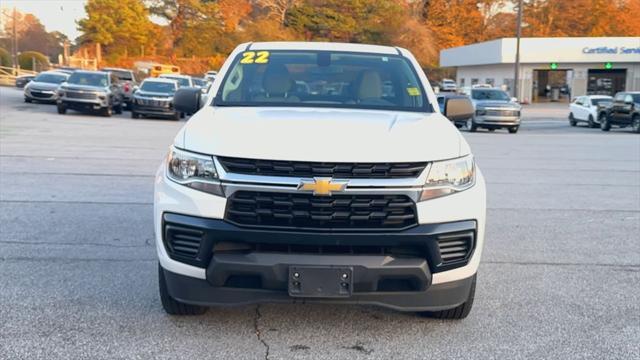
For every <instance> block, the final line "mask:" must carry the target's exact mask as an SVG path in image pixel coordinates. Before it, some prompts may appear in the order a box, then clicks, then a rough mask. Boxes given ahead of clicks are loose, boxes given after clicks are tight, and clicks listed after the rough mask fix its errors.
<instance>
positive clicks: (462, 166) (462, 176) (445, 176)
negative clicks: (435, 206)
mask: <svg viewBox="0 0 640 360" xmlns="http://www.w3.org/2000/svg"><path fill="white" fill-rule="evenodd" d="M475 182H476V167H475V163H474V161H473V156H472V155H467V156H465V157H461V158H458V159H453V160H446V161H435V162H433V163H432V164H431V167H430V168H429V175H428V176H427V181H426V183H425V185H424V187H423V189H422V195H421V196H420V201H422V200H428V199H435V198H437V197H440V196H445V195H449V194H453V193H456V192H460V191H464V190H467V189H468V188H470V187H472V186H473V185H474V184H475Z"/></svg>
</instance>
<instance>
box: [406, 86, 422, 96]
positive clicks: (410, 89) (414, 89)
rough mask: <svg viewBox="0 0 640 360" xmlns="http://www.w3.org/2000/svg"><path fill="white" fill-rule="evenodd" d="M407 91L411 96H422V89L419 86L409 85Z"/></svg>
mask: <svg viewBox="0 0 640 360" xmlns="http://www.w3.org/2000/svg"><path fill="white" fill-rule="evenodd" d="M407 93H408V94H409V96H420V89H418V88H417V87H408V88H407Z"/></svg>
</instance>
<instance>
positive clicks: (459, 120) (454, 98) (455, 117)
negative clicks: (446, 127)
mask: <svg viewBox="0 0 640 360" xmlns="http://www.w3.org/2000/svg"><path fill="white" fill-rule="evenodd" d="M437 100H438V107H439V108H440V112H441V113H443V114H447V113H449V114H448V115H447V118H448V119H449V120H451V122H452V123H453V124H454V125H455V126H456V127H457V128H461V127H465V126H467V125H468V124H469V120H470V119H471V118H472V117H473V103H472V102H471V99H470V98H469V97H468V96H467V95H463V94H454V93H440V94H438V95H437ZM454 103H455V106H456V107H460V108H465V107H466V109H468V111H467V112H466V113H463V114H452V113H451V111H449V112H448V111H447V110H448V109H447V108H448V107H450V106H451V105H453V104H454ZM466 114H471V115H469V116H467V115H466Z"/></svg>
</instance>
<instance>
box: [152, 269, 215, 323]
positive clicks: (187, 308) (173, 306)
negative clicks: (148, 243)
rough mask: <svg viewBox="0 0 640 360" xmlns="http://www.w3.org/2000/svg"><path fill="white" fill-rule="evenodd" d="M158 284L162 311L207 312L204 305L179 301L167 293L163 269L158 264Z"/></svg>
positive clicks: (188, 313)
mask: <svg viewBox="0 0 640 360" xmlns="http://www.w3.org/2000/svg"><path fill="white" fill-rule="evenodd" d="M158 285H159V288H160V300H161V301H162V307H163V308H164V311H165V312H166V313H167V314H169V315H202V314H204V313H205V312H207V308H206V307H204V306H197V305H189V304H185V303H181V302H179V301H178V300H176V299H174V298H172V297H171V295H169V290H168V289H167V281H166V279H165V277H164V270H162V266H160V264H158Z"/></svg>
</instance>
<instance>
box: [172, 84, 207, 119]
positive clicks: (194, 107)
mask: <svg viewBox="0 0 640 360" xmlns="http://www.w3.org/2000/svg"><path fill="white" fill-rule="evenodd" d="M201 94H202V92H201V91H200V89H199V88H192V87H184V88H180V89H178V90H177V91H176V93H175V94H174V95H173V107H174V108H175V109H176V110H178V111H180V112H183V113H186V114H195V113H196V112H197V111H198V110H200V103H201V99H200V97H201Z"/></svg>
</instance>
